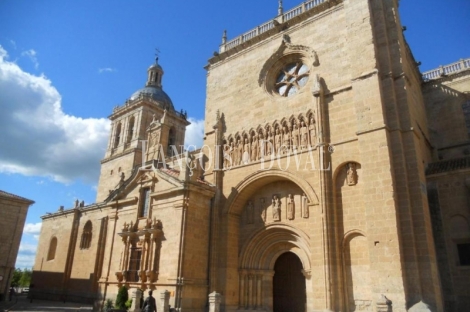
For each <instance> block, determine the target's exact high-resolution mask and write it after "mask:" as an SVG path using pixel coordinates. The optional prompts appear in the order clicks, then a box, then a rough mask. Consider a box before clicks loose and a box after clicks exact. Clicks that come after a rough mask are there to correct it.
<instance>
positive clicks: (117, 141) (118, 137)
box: [114, 123, 121, 148]
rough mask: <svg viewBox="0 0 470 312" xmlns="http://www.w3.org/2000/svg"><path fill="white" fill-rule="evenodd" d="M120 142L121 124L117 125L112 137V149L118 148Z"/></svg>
mask: <svg viewBox="0 0 470 312" xmlns="http://www.w3.org/2000/svg"><path fill="white" fill-rule="evenodd" d="M120 140H121V123H119V124H118V125H117V128H116V132H115V135H114V148H116V147H118V145H119V141H120Z"/></svg>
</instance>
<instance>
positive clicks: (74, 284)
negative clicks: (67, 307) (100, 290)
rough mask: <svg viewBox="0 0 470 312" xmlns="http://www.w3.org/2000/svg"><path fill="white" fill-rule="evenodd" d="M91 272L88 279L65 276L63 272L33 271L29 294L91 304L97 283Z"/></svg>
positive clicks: (34, 297)
mask: <svg viewBox="0 0 470 312" xmlns="http://www.w3.org/2000/svg"><path fill="white" fill-rule="evenodd" d="M94 280H95V279H94V276H93V274H90V277H89V278H88V279H80V278H69V279H66V278H65V274H64V273H57V272H44V271H33V276H32V285H33V286H32V287H31V288H30V296H31V297H32V298H33V299H41V300H52V301H63V302H78V303H86V304H93V303H94V301H95V299H97V297H96V296H97V291H96V290H97V286H98V285H97V284H96V283H95V282H94Z"/></svg>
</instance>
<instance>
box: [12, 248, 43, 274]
mask: <svg viewBox="0 0 470 312" xmlns="http://www.w3.org/2000/svg"><path fill="white" fill-rule="evenodd" d="M37 249H38V246H37V244H28V243H23V242H21V244H20V248H19V250H18V256H17V257H16V263H15V267H16V268H21V269H24V268H29V269H31V268H32V267H33V265H34V259H35V258H36V250H37Z"/></svg>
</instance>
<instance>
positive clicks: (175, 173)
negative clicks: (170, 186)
mask: <svg viewBox="0 0 470 312" xmlns="http://www.w3.org/2000/svg"><path fill="white" fill-rule="evenodd" d="M160 171H161V172H164V173H166V174H168V175H170V176H172V177H175V178H177V177H178V176H179V175H180V172H179V171H178V170H175V169H170V168H160Z"/></svg>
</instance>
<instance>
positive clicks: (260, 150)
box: [258, 131, 266, 160]
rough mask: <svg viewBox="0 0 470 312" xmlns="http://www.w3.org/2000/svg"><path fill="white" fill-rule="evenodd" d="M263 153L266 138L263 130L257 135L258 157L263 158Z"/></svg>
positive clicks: (264, 153) (264, 152)
mask: <svg viewBox="0 0 470 312" xmlns="http://www.w3.org/2000/svg"><path fill="white" fill-rule="evenodd" d="M264 155H266V140H265V139H264V135H263V132H262V131H260V132H259V135H258V159H262V160H264Z"/></svg>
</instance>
